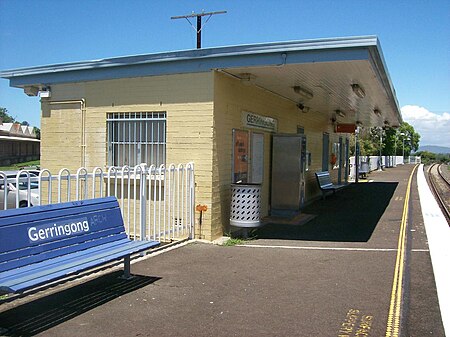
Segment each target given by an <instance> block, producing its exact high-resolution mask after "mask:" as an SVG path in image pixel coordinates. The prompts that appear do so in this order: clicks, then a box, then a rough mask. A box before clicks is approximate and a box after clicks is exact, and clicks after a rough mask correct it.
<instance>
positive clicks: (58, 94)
mask: <svg viewBox="0 0 450 337" xmlns="http://www.w3.org/2000/svg"><path fill="white" fill-rule="evenodd" d="M0 76H1V77H3V78H6V79H8V80H9V81H10V85H11V86H12V87H17V88H22V89H23V90H24V91H25V93H26V94H28V95H40V96H41V112H42V116H41V167H43V168H47V169H49V170H51V171H58V170H59V169H61V168H62V167H66V168H69V169H73V170H76V169H77V168H79V167H87V168H94V167H97V166H100V167H105V168H106V167H109V166H112V165H114V166H123V165H129V166H134V165H137V164H139V163H142V162H144V163H147V165H151V164H154V165H160V164H166V163H167V164H168V163H187V162H193V163H194V165H195V175H196V176H195V181H196V191H195V192H196V201H195V202H196V204H204V205H206V206H207V207H208V211H207V212H205V214H204V215H203V226H202V233H201V235H202V237H203V238H206V239H209V240H213V239H215V238H217V237H219V236H222V235H223V233H224V231H226V229H227V228H228V226H229V216H230V214H229V212H230V191H231V184H233V183H237V182H241V183H254V184H260V185H261V215H262V216H265V215H270V214H272V213H273V212H275V211H292V212H295V211H299V210H301V208H302V207H303V206H304V205H305V204H307V203H309V202H311V201H313V200H315V199H316V198H318V197H320V190H319V188H318V186H317V182H316V179H315V176H314V173H315V172H317V171H329V172H330V175H331V177H332V180H333V181H334V182H336V183H340V182H345V181H347V179H348V170H349V167H348V157H349V137H350V134H351V133H354V132H355V129H356V128H357V127H374V126H379V127H386V126H390V127H395V126H397V125H399V123H400V122H401V115H400V110H399V107H398V103H397V99H396V94H395V90H394V87H393V84H392V82H391V79H390V77H389V73H388V70H387V67H386V63H385V60H384V57H383V53H382V50H381V47H380V43H379V41H378V39H377V37H375V36H364V37H350V38H332V39H317V40H305V41H290V42H274V43H265V44H254V45H239V46H228V47H217V48H205V49H197V50H186V51H175V52H164V53H156V54H147V55H135V56H127V57H115V58H109V59H101V60H94V61H84V62H74V63H66V64H56V65H47V66H38V67H33V68H23V69H14V70H7V71H3V72H1V73H0Z"/></svg>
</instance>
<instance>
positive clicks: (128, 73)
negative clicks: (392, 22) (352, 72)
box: [0, 36, 378, 87]
mask: <svg viewBox="0 0 450 337" xmlns="http://www.w3.org/2000/svg"><path fill="white" fill-rule="evenodd" d="M377 43H378V40H377V38H376V37H374V36H368V37H354V38H334V39H318V40H305V41H291V42H281V43H280V42H277V43H266V44H256V45H243V46H232V47H218V48H207V49H199V50H188V51H178V52H169V53H159V54H148V55H137V56H128V57H117V58H110V59H104V60H95V61H86V62H75V63H66V64H57V65H49V66H42V67H33V68H23V69H15V70H14V69H13V70H7V71H4V72H0V77H3V78H7V79H9V80H10V85H11V86H14V87H23V86H26V85H36V84H43V85H44V84H45V85H49V84H56V83H69V82H81V81H93V80H107V79H117V78H127V77H142V76H154V75H167V74H176V73H192V72H208V71H211V70H212V69H224V68H233V67H250V66H273V65H281V64H295V63H311V62H333V61H344V60H346V61H348V60H361V59H364V60H367V59H368V58H369V56H368V53H367V50H368V48H369V47H371V46H374V45H377Z"/></svg>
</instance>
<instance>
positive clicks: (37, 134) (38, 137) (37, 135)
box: [33, 127, 41, 139]
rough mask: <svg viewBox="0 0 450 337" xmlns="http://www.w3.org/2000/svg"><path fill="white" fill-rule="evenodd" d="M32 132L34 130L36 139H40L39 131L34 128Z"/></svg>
mask: <svg viewBox="0 0 450 337" xmlns="http://www.w3.org/2000/svg"><path fill="white" fill-rule="evenodd" d="M33 130H34V133H35V134H36V138H37V139H41V129H39V128H37V127H34V128H33Z"/></svg>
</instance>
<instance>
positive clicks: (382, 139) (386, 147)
mask: <svg viewBox="0 0 450 337" xmlns="http://www.w3.org/2000/svg"><path fill="white" fill-rule="evenodd" d="M358 141H359V149H360V155H361V156H378V155H380V154H381V155H382V156H394V155H396V156H401V155H403V154H404V155H405V156H407V155H409V154H410V153H411V152H413V151H417V149H418V148H419V141H420V135H419V134H418V133H417V132H415V130H414V127H413V126H412V125H409V124H408V123H406V122H403V123H402V124H401V125H400V127H399V128H398V129H394V128H380V127H374V128H369V129H366V128H362V129H361V130H360V133H359V135H358ZM403 146H404V148H403ZM380 150H381V151H380ZM350 155H351V156H354V155H355V135H352V137H351V138H350Z"/></svg>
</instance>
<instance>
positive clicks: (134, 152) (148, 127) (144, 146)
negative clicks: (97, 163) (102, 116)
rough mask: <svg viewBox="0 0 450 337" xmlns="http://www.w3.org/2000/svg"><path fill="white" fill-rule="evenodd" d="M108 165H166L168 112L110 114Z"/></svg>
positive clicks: (108, 117)
mask: <svg viewBox="0 0 450 337" xmlns="http://www.w3.org/2000/svg"><path fill="white" fill-rule="evenodd" d="M106 122H107V137H108V166H110V167H111V166H125V165H128V166H130V167H134V166H136V165H138V164H140V163H146V164H147V165H156V166H160V165H162V164H165V163H166V112H121V113H108V115H107V118H106Z"/></svg>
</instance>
